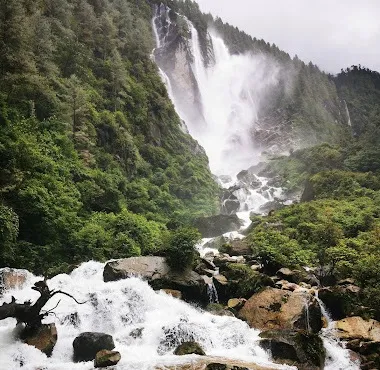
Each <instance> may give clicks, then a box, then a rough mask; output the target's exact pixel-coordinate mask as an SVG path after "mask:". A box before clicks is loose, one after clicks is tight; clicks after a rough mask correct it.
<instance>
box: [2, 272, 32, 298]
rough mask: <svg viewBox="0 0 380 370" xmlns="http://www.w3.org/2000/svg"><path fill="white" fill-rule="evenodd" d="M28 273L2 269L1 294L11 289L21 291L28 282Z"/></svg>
mask: <svg viewBox="0 0 380 370" xmlns="http://www.w3.org/2000/svg"><path fill="white" fill-rule="evenodd" d="M27 274H28V271H26V270H20V269H13V268H9V267H5V268H2V269H0V294H2V293H3V292H4V291H6V290H10V289H21V288H22V287H23V285H24V284H25V282H26V279H27Z"/></svg>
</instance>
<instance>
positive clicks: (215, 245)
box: [203, 235, 229, 250]
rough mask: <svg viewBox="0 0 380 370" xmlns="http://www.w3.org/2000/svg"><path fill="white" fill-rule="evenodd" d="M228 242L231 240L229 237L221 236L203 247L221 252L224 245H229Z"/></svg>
mask: <svg viewBox="0 0 380 370" xmlns="http://www.w3.org/2000/svg"><path fill="white" fill-rule="evenodd" d="M228 241H229V239H228V238H227V237H225V236H223V235H221V236H217V237H216V238H212V239H211V240H209V241H208V242H207V243H206V244H205V245H204V246H203V247H204V248H212V249H217V250H219V249H220V248H221V247H222V245H223V244H226V243H228Z"/></svg>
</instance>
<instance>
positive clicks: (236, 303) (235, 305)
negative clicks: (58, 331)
mask: <svg viewBox="0 0 380 370" xmlns="http://www.w3.org/2000/svg"><path fill="white" fill-rule="evenodd" d="M245 302H247V300H246V299H245V298H231V299H229V300H228V302H227V307H228V308H231V309H234V310H239V309H241V308H242V307H243V306H244V305H245Z"/></svg>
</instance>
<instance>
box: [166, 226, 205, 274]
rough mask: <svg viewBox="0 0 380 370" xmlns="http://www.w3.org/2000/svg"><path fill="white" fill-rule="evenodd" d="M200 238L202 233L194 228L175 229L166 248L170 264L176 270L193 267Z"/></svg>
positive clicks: (167, 259)
mask: <svg viewBox="0 0 380 370" xmlns="http://www.w3.org/2000/svg"><path fill="white" fill-rule="evenodd" d="M200 239H201V234H200V233H199V232H198V230H196V229H193V228H179V229H177V230H176V231H174V232H173V233H172V234H171V235H170V237H169V240H168V242H167V249H166V250H165V255H166V261H167V263H168V265H169V266H170V267H171V268H172V269H173V270H176V271H183V270H186V269H187V268H189V267H191V266H192V265H193V263H194V261H195V258H196V255H197V252H196V250H195V245H196V244H197V243H198V242H199V241H200Z"/></svg>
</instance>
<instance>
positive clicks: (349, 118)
mask: <svg viewBox="0 0 380 370" xmlns="http://www.w3.org/2000/svg"><path fill="white" fill-rule="evenodd" d="M343 101H344V106H345V109H346V115H347V125H348V126H350V127H351V126H352V123H351V116H350V111H349V110H348V106H347V102H346V101H345V100H343Z"/></svg>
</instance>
